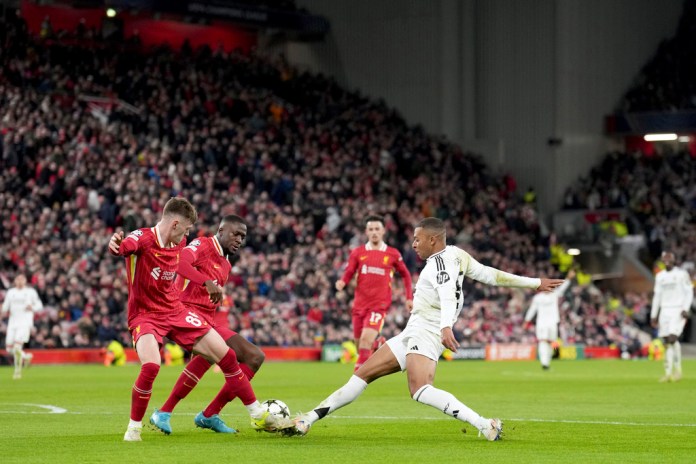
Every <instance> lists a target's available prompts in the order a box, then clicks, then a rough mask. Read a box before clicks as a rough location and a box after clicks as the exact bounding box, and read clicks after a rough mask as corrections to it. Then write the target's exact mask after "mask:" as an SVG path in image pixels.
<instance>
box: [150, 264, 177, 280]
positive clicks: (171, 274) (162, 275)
mask: <svg viewBox="0 0 696 464" xmlns="http://www.w3.org/2000/svg"><path fill="white" fill-rule="evenodd" d="M150 275H151V276H152V278H153V279H155V280H160V279H162V280H174V278H175V277H176V272H175V271H162V268H160V267H156V268H153V269H152V271H150Z"/></svg>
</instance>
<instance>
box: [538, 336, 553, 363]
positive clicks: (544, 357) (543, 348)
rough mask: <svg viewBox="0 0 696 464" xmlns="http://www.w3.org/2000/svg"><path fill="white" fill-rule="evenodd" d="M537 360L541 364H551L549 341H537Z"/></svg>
mask: <svg viewBox="0 0 696 464" xmlns="http://www.w3.org/2000/svg"><path fill="white" fill-rule="evenodd" d="M538 349H539V362H540V363H541V365H542V366H548V365H549V364H551V345H549V342H546V341H541V342H539V348H538Z"/></svg>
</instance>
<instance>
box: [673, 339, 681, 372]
mask: <svg viewBox="0 0 696 464" xmlns="http://www.w3.org/2000/svg"><path fill="white" fill-rule="evenodd" d="M672 346H674V370H675V371H678V372H681V359H682V351H681V343H679V342H674V345H672Z"/></svg>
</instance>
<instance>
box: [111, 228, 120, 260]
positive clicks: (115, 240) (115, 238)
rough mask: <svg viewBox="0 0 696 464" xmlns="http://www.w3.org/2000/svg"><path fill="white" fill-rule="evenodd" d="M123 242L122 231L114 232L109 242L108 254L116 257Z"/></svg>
mask: <svg viewBox="0 0 696 464" xmlns="http://www.w3.org/2000/svg"><path fill="white" fill-rule="evenodd" d="M122 241H123V231H122V230H120V231H118V232H115V233H114V235H112V236H111V240H109V252H110V253H111V254H112V255H118V249H119V248H120V247H121V242H122Z"/></svg>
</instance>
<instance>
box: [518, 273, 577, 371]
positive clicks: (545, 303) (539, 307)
mask: <svg viewBox="0 0 696 464" xmlns="http://www.w3.org/2000/svg"><path fill="white" fill-rule="evenodd" d="M573 277H575V271H573V270H571V271H569V272H568V274H567V275H566V280H565V282H563V284H562V285H561V286H560V287H558V288H557V289H555V290H554V291H553V292H544V293H537V294H536V295H534V297H533V298H532V303H531V305H530V306H529V309H528V310H527V314H526V315H525V317H524V321H525V327H529V326H530V325H531V323H532V319H534V316H536V338H537V344H538V345H537V346H538V348H537V350H538V352H539V362H540V363H541V368H542V369H544V370H546V369H548V368H549V367H550V366H551V357H552V355H553V348H552V347H551V344H552V343H553V342H554V341H555V340H556V339H557V338H558V323H559V322H560V321H561V317H560V313H559V311H558V299H559V298H561V297H562V296H563V294H564V293H565V292H566V290H568V287H569V286H570V281H571V280H572V279H573Z"/></svg>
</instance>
